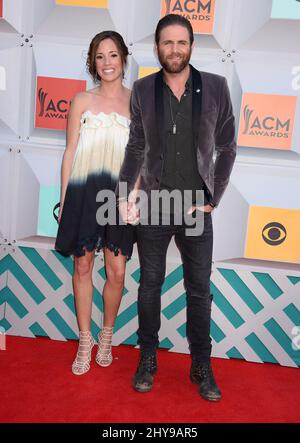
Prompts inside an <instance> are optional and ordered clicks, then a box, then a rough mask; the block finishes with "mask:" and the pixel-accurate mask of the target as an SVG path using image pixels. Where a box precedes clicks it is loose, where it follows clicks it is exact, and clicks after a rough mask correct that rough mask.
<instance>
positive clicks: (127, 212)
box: [119, 200, 140, 225]
mask: <svg viewBox="0 0 300 443" xmlns="http://www.w3.org/2000/svg"><path fill="white" fill-rule="evenodd" d="M119 212H120V214H121V217H122V220H123V221H124V223H128V224H130V225H136V224H138V223H139V221H140V214H139V211H138V209H137V207H136V205H135V203H134V202H132V201H127V200H122V201H120V202H119Z"/></svg>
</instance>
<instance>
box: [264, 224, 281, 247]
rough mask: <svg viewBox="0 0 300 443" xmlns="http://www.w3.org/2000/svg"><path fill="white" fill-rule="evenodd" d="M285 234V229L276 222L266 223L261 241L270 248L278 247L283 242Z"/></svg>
mask: <svg viewBox="0 0 300 443" xmlns="http://www.w3.org/2000/svg"><path fill="white" fill-rule="evenodd" d="M286 236H287V233H286V229H285V227H284V226H283V225H282V224H280V223H277V222H271V223H268V224H267V225H266V226H265V227H264V228H263V231H262V238H263V240H264V241H265V242H266V243H267V244H268V245H270V246H278V245H281V243H283V242H284V240H285V239H286Z"/></svg>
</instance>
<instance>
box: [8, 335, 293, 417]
mask: <svg viewBox="0 0 300 443" xmlns="http://www.w3.org/2000/svg"><path fill="white" fill-rule="evenodd" d="M6 347H7V350H6V351H0V379H1V387H0V399H1V402H0V422H2V423H3V422H9V423H12V422H69V423H74V422H101V423H111V422H119V423H124V422H129V423H203V422H209V423H214V422H220V423H221V422H222V423H224V422H225V423H232V422H254V423H261V422H266V423H270V422H280V423H282V422H289V423H293V422H294V423H295V422H299V421H300V402H299V398H300V376H299V375H300V373H299V370H298V369H297V368H286V367H281V366H278V365H272V364H255V363H246V362H243V361H239V360H224V359H216V358H215V359H213V367H214V370H215V374H216V378H217V381H218V383H219V385H220V387H221V389H222V393H223V399H222V401H221V402H219V403H211V402H207V401H205V400H203V399H201V397H200V396H199V394H198V393H197V387H196V386H195V385H192V383H191V382H190V381H189V377H188V373H189V367H190V359H189V356H187V355H183V354H174V353H168V352H167V351H159V353H158V365H159V370H158V373H157V375H156V377H155V385H154V388H153V391H152V392H150V393H147V394H139V393H136V392H135V391H133V389H132V388H131V378H132V375H133V373H134V371H135V368H136V363H137V360H138V350H137V349H134V348H132V347H129V346H120V347H114V348H113V352H114V358H115V359H114V362H113V364H112V365H111V366H110V367H109V368H100V367H99V366H98V365H97V364H96V363H95V361H94V360H93V362H92V365H91V370H90V372H89V373H87V374H85V375H83V376H79V377H78V376H74V375H73V374H72V373H71V370H70V367H71V363H72V360H73V357H74V355H75V352H76V349H77V343H76V342H75V341H70V342H59V341H51V340H48V339H45V338H38V339H29V338H20V337H11V336H9V337H7V343H6ZM95 352H96V347H95V348H94V353H93V357H95Z"/></svg>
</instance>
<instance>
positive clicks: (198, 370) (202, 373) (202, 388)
mask: <svg viewBox="0 0 300 443" xmlns="http://www.w3.org/2000/svg"><path fill="white" fill-rule="evenodd" d="M190 379H191V381H192V383H195V384H197V385H199V393H200V395H201V397H203V398H204V399H205V400H210V401H218V400H221V397H222V396H221V391H220V389H219V388H218V385H217V383H216V380H215V377H214V374H213V370H212V367H211V364H210V363H198V362H196V361H193V363H192V367H191V372H190Z"/></svg>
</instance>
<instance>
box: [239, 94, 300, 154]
mask: <svg viewBox="0 0 300 443" xmlns="http://www.w3.org/2000/svg"><path fill="white" fill-rule="evenodd" d="M296 103H297V97H296V96H283V95H270V94H254V93H253V94H251V93H246V94H244V96H243V102H242V112H241V118H240V128H239V138H238V143H239V145H240V146H252V147H259V148H271V149H290V148H291V146H292V135H293V127H294V117H295V111H296Z"/></svg>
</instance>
